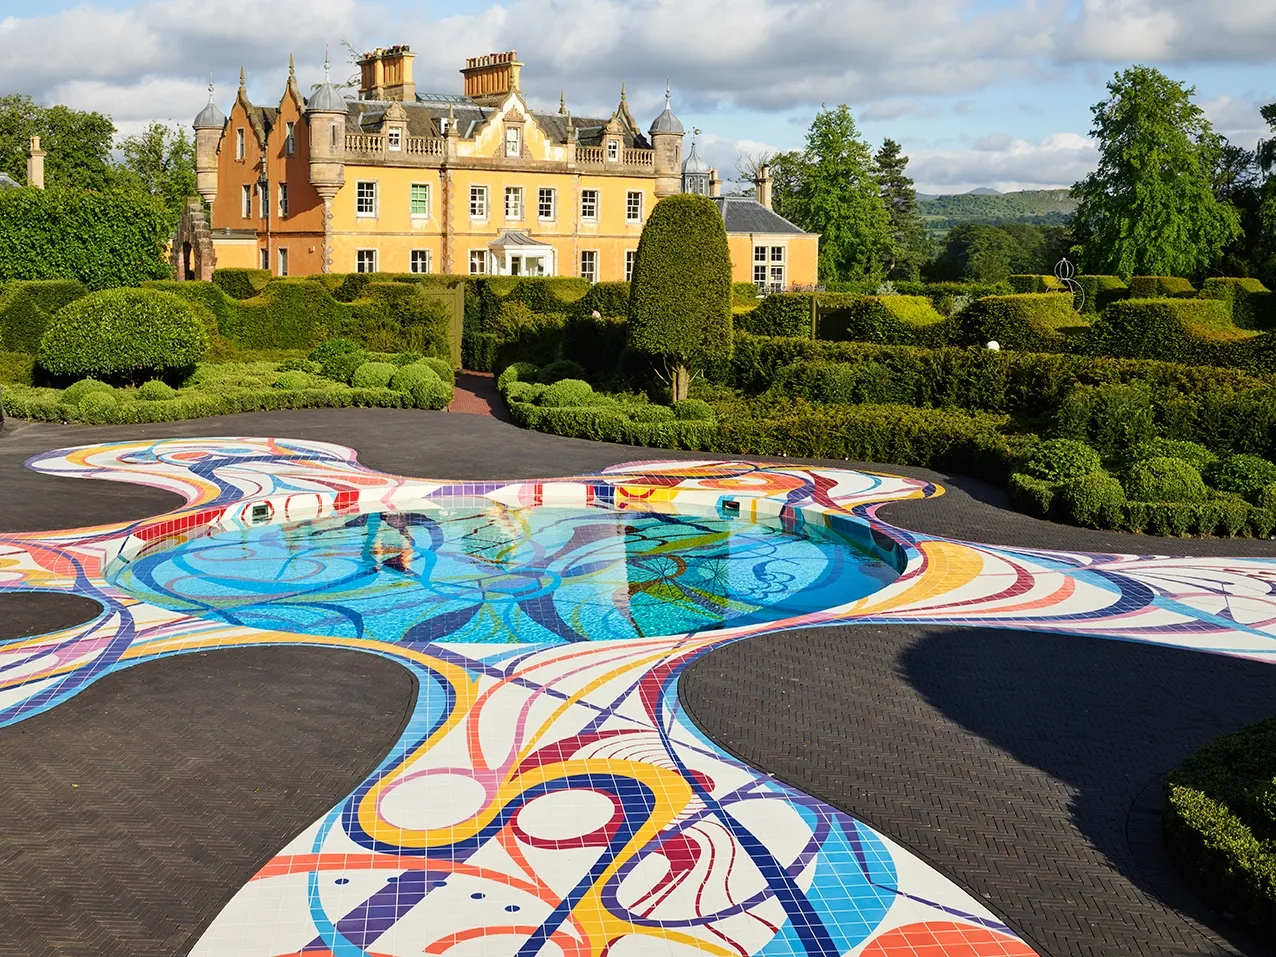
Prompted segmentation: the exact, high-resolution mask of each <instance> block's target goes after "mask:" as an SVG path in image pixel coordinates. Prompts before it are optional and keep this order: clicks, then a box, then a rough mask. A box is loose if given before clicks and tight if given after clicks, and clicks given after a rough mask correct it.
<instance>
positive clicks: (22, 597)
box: [0, 591, 102, 641]
mask: <svg viewBox="0 0 1276 957" xmlns="http://www.w3.org/2000/svg"><path fill="white" fill-rule="evenodd" d="M101 610H102V606H101V605H99V604H98V603H97V602H95V601H94V600H93V599H92V598H82V597H80V596H79V595H65V594H61V593H55V592H38V591H20V592H0V641H8V640H9V639H11V638H27V637H30V636H31V635H44V634H48V633H49V632H51V631H59V630H61V629H63V628H70V627H71V626H72V625H78V624H81V623H83V622H86V621H89V620H90V619H92V618H96V617H97V616H98V613H99V612H101Z"/></svg>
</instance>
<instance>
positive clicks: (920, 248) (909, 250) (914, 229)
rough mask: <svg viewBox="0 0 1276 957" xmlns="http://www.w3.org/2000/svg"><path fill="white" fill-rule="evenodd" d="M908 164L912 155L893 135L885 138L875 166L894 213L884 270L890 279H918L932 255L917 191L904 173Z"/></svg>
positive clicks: (888, 209) (890, 213)
mask: <svg viewBox="0 0 1276 957" xmlns="http://www.w3.org/2000/svg"><path fill="white" fill-rule="evenodd" d="M907 166H908V157H907V156H905V155H904V152H903V150H901V149H900V145H899V144H898V143H897V142H895V141H894V140H892V139H886V140H884V141H883V142H882V146H881V149H879V150H878V151H877V153H876V154H875V155H874V156H873V170H874V173H875V175H876V177H877V182H878V186H879V188H880V191H881V197H882V202H883V203H884V204H885V206H886V213H887V215H888V216H889V217H890V225H891V244H890V251H889V253H888V258H887V261H886V263H885V270H884V271H885V274H886V276H887V278H890V279H916V278H917V275H918V273H919V271H920V269H921V265H922V263H923V262H925V261H926V259H927V258H928V257H929V255H930V245H931V244H930V240H929V238H928V237H927V235H926V227H925V226H923V225H922V218H921V216H920V215H918V212H917V191H916V190H915V189H914V188H913V180H912V178H911V177H909V176H907V175H906V174H905V173H904V170H905V169H906V168H907Z"/></svg>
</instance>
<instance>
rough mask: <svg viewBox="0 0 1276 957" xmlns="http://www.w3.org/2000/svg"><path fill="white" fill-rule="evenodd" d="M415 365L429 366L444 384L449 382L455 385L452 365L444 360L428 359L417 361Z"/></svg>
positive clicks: (454, 372)
mask: <svg viewBox="0 0 1276 957" xmlns="http://www.w3.org/2000/svg"><path fill="white" fill-rule="evenodd" d="M417 364H419V365H424V366H429V367H430V368H431V369H433V370H434V372H435V374H436V375H438V377H439V378H440V379H442V380H443V381H444V382H449V383H451V384H453V385H455V384H456V370H455V369H453V368H452V363H450V362H448V361H446V360H444V359H435V358H433V357H429V358H425V359H421V360H419V361H418V363H417Z"/></svg>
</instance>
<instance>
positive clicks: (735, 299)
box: [594, 282, 760, 315]
mask: <svg viewBox="0 0 1276 957" xmlns="http://www.w3.org/2000/svg"><path fill="white" fill-rule="evenodd" d="M598 285H599V286H602V285H606V284H605V283H599V284H598ZM594 288H597V286H595V287H594ZM759 295H760V294H759V293H758V287H757V286H756V285H754V284H753V283H751V282H733V283H732V284H731V304H732V305H733V306H744V307H745V308H747V309H753V308H755V307H756V306H757V304H758V298H759ZM595 308H597V307H595ZM604 315H606V313H604Z"/></svg>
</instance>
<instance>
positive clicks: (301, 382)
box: [273, 369, 314, 391]
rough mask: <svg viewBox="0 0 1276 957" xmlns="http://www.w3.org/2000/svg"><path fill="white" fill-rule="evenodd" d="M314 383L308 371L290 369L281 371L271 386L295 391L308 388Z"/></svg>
mask: <svg viewBox="0 0 1276 957" xmlns="http://www.w3.org/2000/svg"><path fill="white" fill-rule="evenodd" d="M313 383H314V376H313V375H311V374H310V373H308V372H302V371H301V370H300V369H292V370H289V371H287V372H284V373H281V374H280V376H279V378H277V379H276V380H275V381H274V383H273V387H274V388H276V389H287V390H289V391H295V390H297V389H307V388H310V387H311V386H312V385H313Z"/></svg>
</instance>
